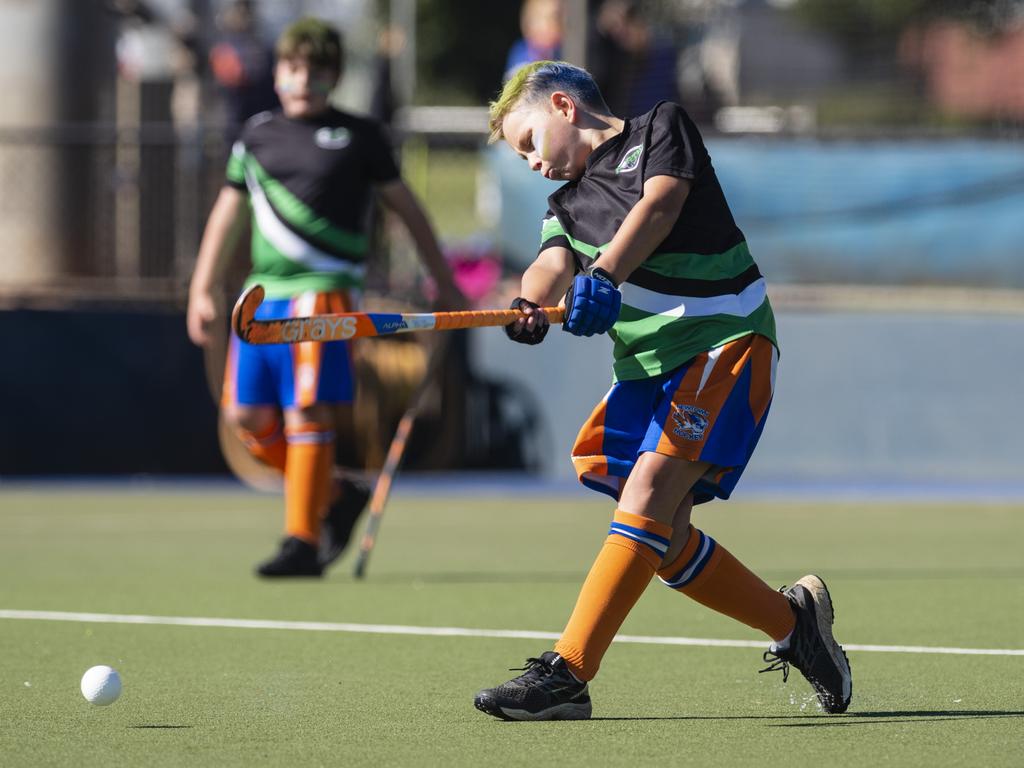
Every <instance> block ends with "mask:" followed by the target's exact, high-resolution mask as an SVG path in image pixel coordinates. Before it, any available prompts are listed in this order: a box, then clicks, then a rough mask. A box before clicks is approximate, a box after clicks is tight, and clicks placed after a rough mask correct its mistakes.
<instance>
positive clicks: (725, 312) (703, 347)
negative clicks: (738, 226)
mask: <svg viewBox="0 0 1024 768" xmlns="http://www.w3.org/2000/svg"><path fill="white" fill-rule="evenodd" d="M555 237H565V238H566V239H567V240H568V241H569V244H570V245H571V246H572V248H573V249H574V250H575V251H576V252H577V253H581V254H583V255H584V256H587V257H588V258H591V259H596V258H597V257H598V255H600V253H601V251H603V250H604V249H605V248H606V247H607V245H604V246H595V245H591V244H589V243H584V242H582V241H580V240H578V239H576V238H573V237H572V236H571V235H569V234H568V233H567V232H566V231H565V229H564V228H563V227H562V225H561V223H559V221H558V219H556V218H554V217H552V218H549V219H546V220H545V221H544V225H543V228H542V230H541V242H542V243H543V242H547V241H548V240H551V239H552V238H555ZM755 266H756V265H755V263H754V259H753V257H752V256H751V255H750V250H749V249H748V247H747V244H746V242H741V243H738V244H737V245H736V246H734V247H733V248H730V249H729V250H728V251H725V252H724V253H717V254H706V253H655V254H652V255H651V256H650V257H649V258H648V259H647V260H646V261H645V262H644V263H643V265H642V267H643V270H644V271H645V272H646V273H647V277H648V280H650V279H651V278H653V279H655V280H657V281H658V283H659V284H658V286H657V287H664V288H665V289H666V290H668V289H672V290H674V291H676V292H672V293H666V292H662V291H655V290H651V289H649V288H643V287H641V286H639V285H634V284H633V283H630V282H628V281H627V282H625V283H623V284H622V285H621V286H619V290H620V291H621V292H622V310H621V313H620V314H619V320H618V322H617V323H615V326H614V327H613V328H612V330H611V332H610V334H609V335H610V336H611V337H612V338H613V339H614V340H615V378H616V379H643V378H647V377H650V376H657V375H659V374H661V373H665V372H666V371H670V370H672V369H673V368H677V367H679V366H680V365H682V364H683V363H685V362H686V361H687V360H689V359H690V358H692V357H694V356H695V355H698V354H700V353H701V352H705V351H707V350H709V349H714V348H715V347H718V346H721V345H722V344H725V343H727V342H729V341H732V340H733V339H737V338H740V337H741V336H746V335H748V334H751V333H758V334H761V335H762V336H766V337H767V338H769V339H770V340H771V341H772V343H773V344H776V337H775V317H774V315H773V313H772V309H771V305H770V303H769V302H768V296H767V292H766V287H765V281H764V278H762V277H760V276H757V272H756V270H755V269H752V268H754V267H755ZM752 278H756V279H752ZM747 280H749V282H747ZM716 281H721V287H720V286H718V285H715V283H716ZM737 281H739V285H736V283H737ZM744 283H745V284H744ZM694 284H696V285H698V286H699V287H700V288H701V289H702V290H703V291H704V292H706V291H708V290H709V289H710V290H712V291H714V290H715V289H716V288H719V287H720V289H721V290H722V292H721V293H717V294H715V295H710V296H708V295H701V296H688V295H686V294H685V288H682V289H681V288H680V287H679V286H687V285H689V286H693V285H694ZM730 284H731V285H730ZM726 286H730V287H726ZM732 286H734V287H732ZM737 288H739V290H738V292H735V293H734V292H733V291H736V290H737ZM680 291H682V292H680Z"/></svg>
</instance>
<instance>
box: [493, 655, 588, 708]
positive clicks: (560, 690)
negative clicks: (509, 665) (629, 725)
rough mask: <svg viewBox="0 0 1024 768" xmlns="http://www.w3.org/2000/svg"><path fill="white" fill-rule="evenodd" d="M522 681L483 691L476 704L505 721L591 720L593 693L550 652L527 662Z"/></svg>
mask: <svg viewBox="0 0 1024 768" xmlns="http://www.w3.org/2000/svg"><path fill="white" fill-rule="evenodd" d="M523 669H524V670H525V671H524V672H523V674H521V675H520V676H519V677H516V678H513V679H512V680H509V681H508V682H507V683H502V684H501V685H499V686H498V687H497V688H486V689H484V690H482V691H480V692H479V693H478V694H477V695H476V698H475V699H473V704H475V705H476V708H477V709H479V710H480V711H481V712H486V713H487V714H488V715H493V716H494V717H500V718H501V719H502V720H589V719H590V713H591V704H590V692H589V691H588V690H587V684H586V683H581V682H580V681H579V680H577V679H576V678H575V677H573V675H572V673H571V672H570V671H569V667H568V665H567V664H566V663H565V659H563V658H562V657H561V656H559V655H558V654H557V653H555V652H554V651H547V652H545V653H542V654H541V655H540V658H539V659H527V660H526V666H525V667H524V668H523Z"/></svg>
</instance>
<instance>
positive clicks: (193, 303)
mask: <svg viewBox="0 0 1024 768" xmlns="http://www.w3.org/2000/svg"><path fill="white" fill-rule="evenodd" d="M245 224H246V194H245V192H243V191H242V190H239V189H236V188H235V187H231V186H225V187H223V188H222V189H221V191H220V194H219V195H218V196H217V200H216V202H215V203H214V204H213V210H212V211H210V218H209V219H208V220H207V222H206V229H205V230H204V232H203V239H202V242H201V243H200V244H199V256H198V258H197V259H196V268H195V270H194V271H193V272H192V282H191V283H190V285H189V291H188V312H187V314H186V324H187V327H188V337H189V338H190V339H191V340H192V343H193V344H196V345H198V346H200V347H204V346H206V345H207V344H209V343H210V334H209V331H208V329H209V327H210V325H211V324H212V323H213V322H215V321H216V320H217V318H219V317H222V316H223V311H224V309H223V307H222V306H220V304H221V298H220V296H219V293H220V287H221V283H222V281H223V279H224V273H225V271H226V270H227V268H228V265H229V264H230V262H231V257H232V256H233V255H234V254H235V252H236V250H235V246H236V245H237V244H238V238H239V237H240V236H241V234H242V232H244V231H245Z"/></svg>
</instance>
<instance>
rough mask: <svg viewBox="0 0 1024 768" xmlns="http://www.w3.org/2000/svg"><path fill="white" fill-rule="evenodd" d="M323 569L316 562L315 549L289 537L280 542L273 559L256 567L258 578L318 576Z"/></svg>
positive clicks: (305, 542) (295, 537)
mask: <svg viewBox="0 0 1024 768" xmlns="http://www.w3.org/2000/svg"><path fill="white" fill-rule="evenodd" d="M323 572H324V569H323V567H322V566H321V565H320V563H319V561H318V560H317V552H316V547H314V546H313V545H312V544H310V543H309V542H308V541H304V540H303V539H300V538H298V537H297V536H289V537H287V538H286V539H284V540H283V541H282V542H281V549H280V550H279V551H278V553H277V554H276V555H274V557H272V558H271V559H270V560H267V561H265V562H263V563H260V564H259V565H258V566H257V567H256V573H258V574H259V575H260V576H266V577H271V578H273V577H279V576H320V575H321V574H323Z"/></svg>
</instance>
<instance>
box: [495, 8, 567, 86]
mask: <svg viewBox="0 0 1024 768" xmlns="http://www.w3.org/2000/svg"><path fill="white" fill-rule="evenodd" d="M519 28H520V29H521V30H522V33H523V36H522V37H521V38H520V39H519V40H516V41H515V42H514V43H513V44H512V47H511V48H510V49H509V52H508V59H507V61H506V62H505V79H506V80H507V79H508V78H509V76H511V74H512V73H513V72H515V71H516V70H517V69H519V67H521V66H522V65H523V64H529V63H530V62H531V61H544V60H546V59H556V60H557V59H560V58H561V57H562V0H525V2H524V3H523V7H522V10H521V11H520V14H519Z"/></svg>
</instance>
